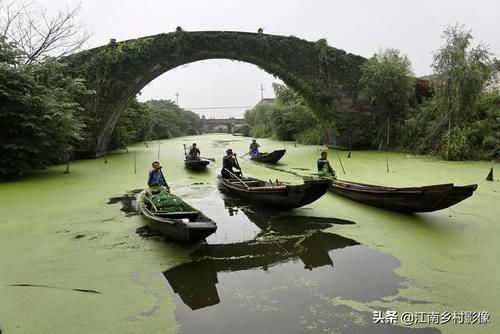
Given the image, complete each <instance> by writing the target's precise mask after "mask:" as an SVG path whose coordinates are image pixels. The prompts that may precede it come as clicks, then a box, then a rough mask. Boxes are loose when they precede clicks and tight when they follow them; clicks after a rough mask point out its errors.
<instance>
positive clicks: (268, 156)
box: [250, 150, 286, 164]
mask: <svg viewBox="0 0 500 334" xmlns="http://www.w3.org/2000/svg"><path fill="white" fill-rule="evenodd" d="M285 153H286V150H275V151H272V152H271V153H259V155H257V156H252V157H250V160H253V161H257V162H265V163H269V164H274V163H277V162H278V160H279V159H281V158H282V157H283V156H284V155H285Z"/></svg>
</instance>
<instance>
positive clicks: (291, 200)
mask: <svg viewBox="0 0 500 334" xmlns="http://www.w3.org/2000/svg"><path fill="white" fill-rule="evenodd" d="M218 179H219V182H220V184H221V185H223V186H224V189H226V190H228V191H230V192H231V193H234V194H236V195H238V196H240V197H242V198H245V199H248V200H251V201H253V202H256V203H259V204H262V205H265V206H271V207H276V208H285V209H293V208H298V207H301V206H304V205H307V204H310V203H312V202H314V201H316V200H317V199H319V198H320V197H321V196H323V195H324V194H325V193H326V192H327V190H328V188H329V186H330V184H331V181H329V180H310V181H304V184H301V185H286V186H278V187H273V186H264V187H251V186H250V187H249V188H246V187H245V186H243V184H241V183H238V182H236V181H237V180H235V179H224V178H222V177H221V176H218ZM242 181H243V182H248V184H251V181H254V182H263V183H265V182H264V181H262V180H258V179H254V178H243V179H242Z"/></svg>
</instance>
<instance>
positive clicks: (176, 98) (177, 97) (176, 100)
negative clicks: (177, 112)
mask: <svg viewBox="0 0 500 334" xmlns="http://www.w3.org/2000/svg"><path fill="white" fill-rule="evenodd" d="M175 104H177V106H179V92H177V93H175Z"/></svg>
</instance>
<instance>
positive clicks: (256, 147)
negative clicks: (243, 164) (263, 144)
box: [249, 139, 260, 157]
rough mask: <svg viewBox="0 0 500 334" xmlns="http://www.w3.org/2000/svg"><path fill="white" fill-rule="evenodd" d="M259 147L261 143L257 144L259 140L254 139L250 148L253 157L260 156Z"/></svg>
mask: <svg viewBox="0 0 500 334" xmlns="http://www.w3.org/2000/svg"><path fill="white" fill-rule="evenodd" d="M259 147H260V145H259V144H257V140H255V139H252V143H251V144H250V149H249V153H250V156H251V157H258V156H259Z"/></svg>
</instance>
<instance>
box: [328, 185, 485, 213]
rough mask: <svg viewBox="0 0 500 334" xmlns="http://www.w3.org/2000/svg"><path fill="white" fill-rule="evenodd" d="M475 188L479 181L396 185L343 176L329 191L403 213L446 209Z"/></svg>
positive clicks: (468, 195)
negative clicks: (464, 184) (365, 182)
mask: <svg viewBox="0 0 500 334" xmlns="http://www.w3.org/2000/svg"><path fill="white" fill-rule="evenodd" d="M476 189H477V184H472V185H467V186H455V185H453V184H451V183H450V184H438V185H431V186H423V187H409V188H393V187H383V186H376V185H370V184H363V183H355V182H348V181H340V180H335V181H333V183H332V186H331V187H330V191H332V192H334V193H336V194H339V195H341V196H344V197H347V198H349V199H352V200H354V201H357V202H360V203H364V204H367V205H371V206H376V207H379V208H383V209H387V210H392V211H398V212H404V213H412V212H432V211H437V210H442V209H446V208H448V207H450V206H452V205H455V204H457V203H459V202H461V201H463V200H464V199H466V198H468V197H470V196H472V194H473V193H474V191H475V190H476Z"/></svg>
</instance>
